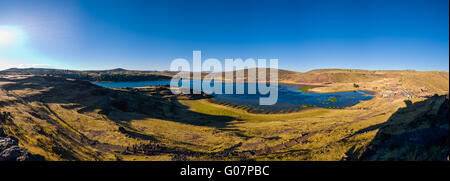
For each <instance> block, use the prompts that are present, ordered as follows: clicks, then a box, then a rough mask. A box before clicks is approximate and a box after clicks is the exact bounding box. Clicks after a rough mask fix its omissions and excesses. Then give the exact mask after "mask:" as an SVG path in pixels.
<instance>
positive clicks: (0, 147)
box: [0, 125, 44, 161]
mask: <svg viewBox="0 0 450 181" xmlns="http://www.w3.org/2000/svg"><path fill="white" fill-rule="evenodd" d="M18 143H19V141H18V140H17V138H14V137H11V136H8V135H6V134H5V132H4V131H3V127H2V126H1V125H0V161H44V157H42V156H40V155H32V154H30V153H28V150H27V149H25V148H21V147H19V146H18Z"/></svg>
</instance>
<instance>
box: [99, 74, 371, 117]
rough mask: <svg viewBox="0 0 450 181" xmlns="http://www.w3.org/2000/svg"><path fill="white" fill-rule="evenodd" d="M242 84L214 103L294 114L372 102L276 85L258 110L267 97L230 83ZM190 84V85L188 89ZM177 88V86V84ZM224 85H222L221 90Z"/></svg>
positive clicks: (358, 94) (366, 95) (362, 95)
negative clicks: (271, 98)
mask: <svg viewBox="0 0 450 181" xmlns="http://www.w3.org/2000/svg"><path fill="white" fill-rule="evenodd" d="M93 83H94V84H96V85H99V86H102V87H109V88H126V87H146V86H156V85H170V81H169V80H162V81H142V82H93ZM232 84H233V86H236V84H244V87H245V92H244V94H236V93H234V94H215V95H214V98H213V99H215V100H217V101H220V102H225V103H231V104H235V105H250V106H252V107H255V108H259V109H264V110H274V111H279V110H290V109H291V110H294V109H304V108H307V107H322V108H344V107H349V106H353V105H355V104H358V103H359V102H360V101H366V100H370V99H372V93H371V92H368V91H348V92H336V93H312V92H303V91H300V90H298V88H300V87H302V86H301V85H287V84H279V85H278V101H277V103H276V104H275V105H270V106H260V105H259V99H260V97H268V95H261V94H259V93H257V94H248V93H247V86H248V85H249V84H248V83H232ZM192 85H193V83H192V82H191V87H192ZM180 86H181V82H180ZM225 86H226V83H222V87H223V90H224V88H225Z"/></svg>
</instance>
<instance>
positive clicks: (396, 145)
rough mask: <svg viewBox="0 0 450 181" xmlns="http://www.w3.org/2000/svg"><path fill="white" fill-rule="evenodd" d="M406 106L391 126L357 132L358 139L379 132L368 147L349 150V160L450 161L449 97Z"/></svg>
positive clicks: (391, 122) (392, 120) (379, 126)
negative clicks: (449, 156)
mask: <svg viewBox="0 0 450 181" xmlns="http://www.w3.org/2000/svg"><path fill="white" fill-rule="evenodd" d="M405 103H406V107H405V108H400V109H399V110H397V112H395V113H394V114H393V115H392V116H391V117H390V118H389V119H388V121H387V122H385V123H381V124H377V125H373V126H370V127H367V128H364V129H361V130H359V131H357V132H356V133H355V134H354V135H358V134H362V133H366V132H369V131H374V130H377V129H379V130H378V132H377V134H376V135H375V137H374V139H373V140H372V141H371V142H370V143H369V144H368V145H367V146H365V147H362V148H359V149H356V148H355V146H354V147H352V148H351V149H349V150H348V151H347V153H346V155H347V160H385V161H392V160H404V161H413V160H435V161H437V160H440V161H444V160H447V156H448V154H449V99H448V95H446V96H445V95H444V96H438V95H435V96H432V97H428V98H427V99H426V100H424V101H421V102H416V103H411V102H410V101H409V100H406V101H405ZM354 135H352V136H354Z"/></svg>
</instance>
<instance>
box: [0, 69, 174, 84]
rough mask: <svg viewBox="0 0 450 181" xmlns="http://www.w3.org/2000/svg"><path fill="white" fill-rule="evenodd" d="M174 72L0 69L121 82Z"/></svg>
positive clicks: (164, 76)
mask: <svg viewBox="0 0 450 181" xmlns="http://www.w3.org/2000/svg"><path fill="white" fill-rule="evenodd" d="M173 74H174V73H173V72H157V71H135V70H125V69H121V68H118V69H112V70H99V71H95V70H92V71H76V70H61V69H44V68H25V69H18V68H11V69H7V70H3V71H0V75H52V76H61V77H64V78H72V79H78V80H89V81H105V82H121V81H152V80H168V79H170V78H171V77H172V75H173Z"/></svg>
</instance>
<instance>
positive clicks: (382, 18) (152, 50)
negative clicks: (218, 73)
mask: <svg viewBox="0 0 450 181" xmlns="http://www.w3.org/2000/svg"><path fill="white" fill-rule="evenodd" d="M193 50H201V51H202V55H203V57H204V58H218V59H224V58H243V59H246V58H267V59H269V58H278V59H279V67H280V68H282V69H288V70H295V71H308V70H311V69H320V68H352V69H370V70H375V69H416V70H444V71H448V70H449V1H448V0H328V1H325V0H304V1H301V0H298V1H293V0H289V1H283V0H281V1H280V0H277V1H275V0H273V1H265V0H254V1H250V0H229V1H218V0H204V1H198V0H189V1H187V0H186V1H185V0H179V1H176V0H156V1H151V0H122V1H118V0H117V1H116V0H78V1H74V0H33V1H25V0H0V70H1V69H6V68H10V67H49V68H63V69H78V70H86V69H88V70H92V69H97V70H98V69H112V68H118V67H121V68H126V69H138V70H165V69H168V68H169V65H170V62H171V61H172V60H173V59H174V58H186V59H188V60H190V59H192V51H193Z"/></svg>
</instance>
